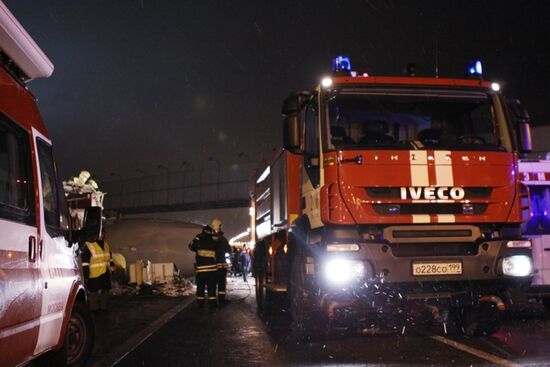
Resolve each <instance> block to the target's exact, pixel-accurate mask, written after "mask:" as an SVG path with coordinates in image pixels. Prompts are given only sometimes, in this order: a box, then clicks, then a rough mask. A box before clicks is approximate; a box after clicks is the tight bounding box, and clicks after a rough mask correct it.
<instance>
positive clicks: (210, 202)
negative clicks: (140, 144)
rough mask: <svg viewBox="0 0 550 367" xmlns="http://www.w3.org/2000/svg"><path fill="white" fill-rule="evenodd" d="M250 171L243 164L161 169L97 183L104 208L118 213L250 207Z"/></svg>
mask: <svg viewBox="0 0 550 367" xmlns="http://www.w3.org/2000/svg"><path fill="white" fill-rule="evenodd" d="M252 168H253V167H251V165H250V164H247V165H232V166H227V167H225V166H224V167H217V169H215V168H214V169H192V170H179V171H171V170H168V169H166V170H164V172H162V173H161V174H157V175H143V176H140V177H135V178H125V179H118V180H112V181H107V182H103V183H101V189H102V190H103V191H105V192H106V193H107V195H106V196H105V203H104V204H105V209H106V210H110V211H115V212H118V213H121V214H145V213H159V212H178V211H189V210H204V209H223V208H244V207H248V206H250V200H249V197H250V196H249V187H250V177H251V172H252Z"/></svg>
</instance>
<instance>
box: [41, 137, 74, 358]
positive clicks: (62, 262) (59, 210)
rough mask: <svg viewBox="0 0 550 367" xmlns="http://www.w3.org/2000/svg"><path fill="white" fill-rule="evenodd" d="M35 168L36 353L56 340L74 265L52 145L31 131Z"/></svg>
mask: <svg viewBox="0 0 550 367" xmlns="http://www.w3.org/2000/svg"><path fill="white" fill-rule="evenodd" d="M33 136H34V143H35V151H36V157H37V162H38V171H39V178H40V179H39V187H40V195H39V200H40V203H41V207H42V208H43V210H42V212H41V213H40V227H39V228H40V241H39V244H38V258H39V264H40V279H39V286H40V288H41V290H42V303H41V306H40V308H41V323H40V332H39V335H38V341H37V343H36V348H35V350H34V352H35V354H38V353H40V352H42V351H44V350H46V349H49V348H51V347H52V346H54V345H55V344H57V343H58V342H59V341H60V335H61V328H62V325H63V318H64V314H65V312H68V311H67V310H66V308H67V301H68V298H69V294H70V292H71V289H72V285H73V284H75V282H76V275H77V271H76V269H78V266H77V264H76V257H75V255H74V253H73V249H72V247H70V246H69V244H68V242H67V240H66V238H65V236H66V235H67V233H68V231H69V217H68V209H67V206H66V203H65V196H64V193H63V190H62V188H61V185H60V184H59V181H58V178H57V170H56V166H55V163H54V159H53V153H52V146H51V143H50V142H49V140H47V139H46V138H45V137H44V136H42V135H40V133H39V132H38V131H36V130H33Z"/></svg>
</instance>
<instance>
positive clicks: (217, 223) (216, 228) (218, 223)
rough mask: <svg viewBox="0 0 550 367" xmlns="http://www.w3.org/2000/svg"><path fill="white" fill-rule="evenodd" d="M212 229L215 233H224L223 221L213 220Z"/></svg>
mask: <svg viewBox="0 0 550 367" xmlns="http://www.w3.org/2000/svg"><path fill="white" fill-rule="evenodd" d="M210 228H212V231H213V232H214V233H220V232H221V231H222V221H221V220H219V219H218V218H214V219H212V222H210Z"/></svg>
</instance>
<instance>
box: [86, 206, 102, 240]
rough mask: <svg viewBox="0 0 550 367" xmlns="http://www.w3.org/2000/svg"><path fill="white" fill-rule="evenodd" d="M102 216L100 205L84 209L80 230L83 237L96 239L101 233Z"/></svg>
mask: <svg viewBox="0 0 550 367" xmlns="http://www.w3.org/2000/svg"><path fill="white" fill-rule="evenodd" d="M101 225H102V216H101V207H99V206H91V207H89V208H86V210H85V211H84V225H83V226H82V232H83V235H84V238H85V239H92V238H93V239H96V238H99V235H100V234H101V230H102V228H101Z"/></svg>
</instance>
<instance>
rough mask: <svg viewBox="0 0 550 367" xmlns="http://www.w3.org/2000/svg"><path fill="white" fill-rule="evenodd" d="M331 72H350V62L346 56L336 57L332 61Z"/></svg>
mask: <svg viewBox="0 0 550 367" xmlns="http://www.w3.org/2000/svg"><path fill="white" fill-rule="evenodd" d="M332 71H333V72H335V73H337V72H339V71H351V61H349V57H347V56H336V57H335V58H334V59H333V60H332Z"/></svg>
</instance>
